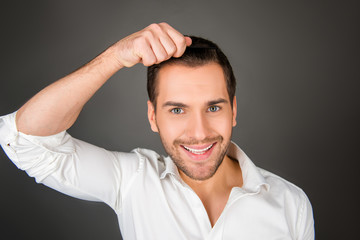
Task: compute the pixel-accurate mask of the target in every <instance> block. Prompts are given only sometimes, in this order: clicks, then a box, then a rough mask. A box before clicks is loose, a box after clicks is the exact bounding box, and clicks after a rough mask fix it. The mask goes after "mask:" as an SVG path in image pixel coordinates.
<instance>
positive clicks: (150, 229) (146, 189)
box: [118, 181, 292, 240]
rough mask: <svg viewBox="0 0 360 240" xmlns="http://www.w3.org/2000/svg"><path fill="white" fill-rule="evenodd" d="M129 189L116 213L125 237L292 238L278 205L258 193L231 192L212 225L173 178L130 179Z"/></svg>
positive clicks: (194, 197) (200, 205) (202, 208)
mask: <svg viewBox="0 0 360 240" xmlns="http://www.w3.org/2000/svg"><path fill="white" fill-rule="evenodd" d="M133 188H136V189H137V190H136V191H131V194H129V195H128V196H127V197H126V198H125V199H124V202H123V208H122V209H123V210H122V212H121V213H120V214H118V218H119V224H120V229H121V232H122V234H123V237H124V239H174V240H176V239H194V240H196V239H207V240H212V239H217V240H218V239H240V238H243V239H270V240H271V239H292V238H291V235H292V233H291V232H292V231H291V229H289V222H288V221H287V219H286V217H284V216H285V214H284V212H283V210H282V209H279V208H277V209H274V208H273V207H272V204H271V203H269V202H267V201H266V198H261V197H260V194H258V195H247V194H231V195H230V197H229V198H228V199H225V204H224V200H223V202H222V203H221V206H222V210H221V211H220V212H217V214H218V216H217V221H216V224H215V225H214V226H212V224H211V218H209V215H208V212H207V209H206V207H205V206H204V204H203V202H202V201H201V200H200V198H199V197H198V196H197V195H196V194H195V192H193V191H192V190H191V189H190V188H186V187H184V186H181V185H178V184H174V182H172V181H167V182H161V183H158V184H156V183H153V184H147V183H144V182H142V183H141V182H140V183H139V184H137V183H134V185H133ZM214 216H215V215H214ZM210 217H211V216H210ZM149 236H151V238H149Z"/></svg>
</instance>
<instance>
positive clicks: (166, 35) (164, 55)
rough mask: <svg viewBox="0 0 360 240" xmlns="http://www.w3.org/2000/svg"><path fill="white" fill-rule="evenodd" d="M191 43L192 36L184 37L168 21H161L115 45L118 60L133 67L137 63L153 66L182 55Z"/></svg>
mask: <svg viewBox="0 0 360 240" xmlns="http://www.w3.org/2000/svg"><path fill="white" fill-rule="evenodd" d="M190 45H191V38H189V37H184V36H183V35H182V34H181V33H179V32H178V31H177V30H175V29H174V28H172V27H171V26H170V25H169V24H167V23H159V24H151V25H149V26H148V27H146V28H144V29H143V30H141V31H139V32H136V33H134V34H131V35H129V36H127V37H125V38H124V39H122V40H120V41H119V42H117V43H116V44H115V45H114V46H115V49H116V50H115V53H116V58H117V60H118V62H119V63H120V64H121V65H122V66H125V67H131V66H133V65H135V64H137V63H142V64H144V65H145V66H151V65H153V64H156V63H160V62H163V61H165V60H167V59H169V58H171V57H180V56H181V55H182V54H183V53H184V51H185V49H186V47H187V46H190Z"/></svg>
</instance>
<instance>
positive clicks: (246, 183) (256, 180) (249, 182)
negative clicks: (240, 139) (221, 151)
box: [160, 142, 270, 193]
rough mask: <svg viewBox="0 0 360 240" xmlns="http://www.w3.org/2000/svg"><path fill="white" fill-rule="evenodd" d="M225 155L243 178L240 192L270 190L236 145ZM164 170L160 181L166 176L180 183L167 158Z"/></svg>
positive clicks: (231, 146) (177, 173) (173, 165)
mask: <svg viewBox="0 0 360 240" xmlns="http://www.w3.org/2000/svg"><path fill="white" fill-rule="evenodd" d="M227 155H228V156H229V157H230V158H232V159H234V160H237V161H238V162H239V165H240V168H241V171H242V176H243V186H242V190H243V191H245V192H250V193H251V192H258V191H259V190H260V188H261V187H262V186H263V187H264V188H265V190H267V191H268V190H269V189H270V185H269V184H268V183H267V182H266V180H265V178H264V177H263V175H262V174H261V173H260V171H259V169H258V168H257V167H256V166H255V164H254V163H253V162H252V161H251V160H250V158H249V157H248V156H247V155H246V154H245V153H244V152H243V151H242V150H241V149H240V147H239V146H238V145H236V143H234V142H231V143H230V146H229V150H228V153H227ZM164 161H165V169H164V171H163V172H161V173H160V179H164V178H165V177H166V176H167V175H168V174H171V175H173V176H174V177H175V178H176V179H177V180H179V181H181V177H180V174H179V171H178V169H177V167H176V165H175V164H174V162H173V161H172V159H171V158H170V157H169V156H168V157H166V158H164Z"/></svg>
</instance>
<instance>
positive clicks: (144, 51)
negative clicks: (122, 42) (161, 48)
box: [135, 43, 157, 66]
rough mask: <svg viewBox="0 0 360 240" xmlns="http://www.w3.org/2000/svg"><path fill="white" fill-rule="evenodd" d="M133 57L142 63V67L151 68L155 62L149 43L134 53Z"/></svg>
mask: <svg viewBox="0 0 360 240" xmlns="http://www.w3.org/2000/svg"><path fill="white" fill-rule="evenodd" d="M135 55H137V56H138V57H139V58H140V62H142V64H144V66H151V65H153V64H155V63H156V62H157V58H156V56H155V53H154V51H153V49H152V48H151V46H150V44H149V43H147V44H146V45H143V47H142V48H141V49H139V50H138V52H136V53H135Z"/></svg>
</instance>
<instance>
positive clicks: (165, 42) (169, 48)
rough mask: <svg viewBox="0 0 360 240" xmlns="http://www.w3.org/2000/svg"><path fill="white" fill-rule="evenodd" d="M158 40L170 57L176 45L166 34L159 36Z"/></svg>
mask: <svg viewBox="0 0 360 240" xmlns="http://www.w3.org/2000/svg"><path fill="white" fill-rule="evenodd" d="M160 42H161V44H162V46H163V47H164V49H165V51H166V53H167V55H168V58H170V57H172V56H173V55H174V54H175V52H176V45H175V43H174V42H173V40H172V39H171V38H170V37H169V36H168V35H167V34H166V35H165V36H161V37H160Z"/></svg>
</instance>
